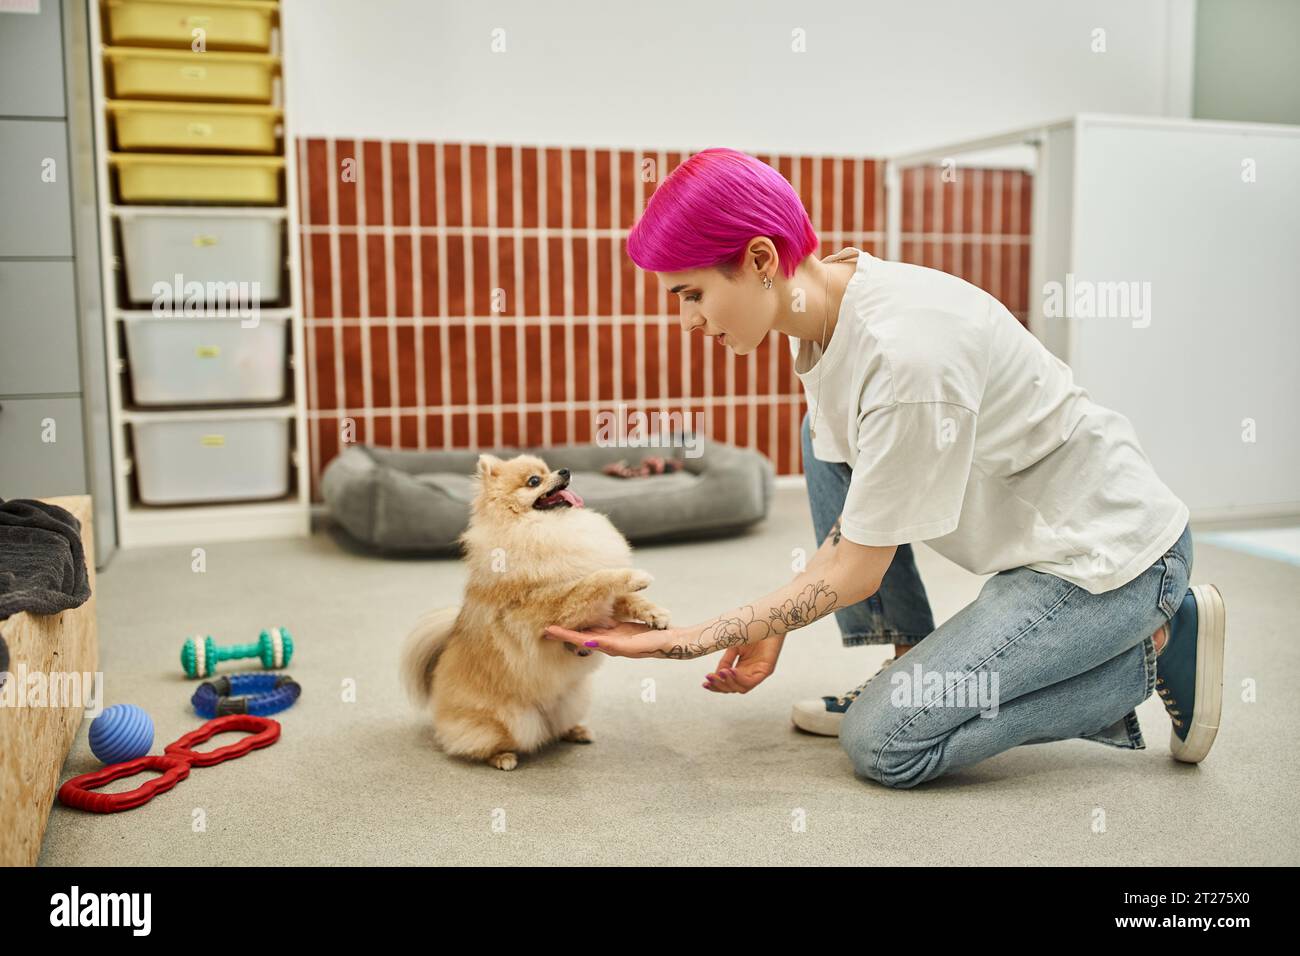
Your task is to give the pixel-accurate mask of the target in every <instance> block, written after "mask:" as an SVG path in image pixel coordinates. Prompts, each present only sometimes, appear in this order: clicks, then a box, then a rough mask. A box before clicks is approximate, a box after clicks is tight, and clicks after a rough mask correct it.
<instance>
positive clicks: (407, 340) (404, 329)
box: [396, 325, 420, 408]
mask: <svg viewBox="0 0 1300 956" xmlns="http://www.w3.org/2000/svg"><path fill="white" fill-rule="evenodd" d="M396 332H397V401H398V404H399V406H400V407H402V408H414V407H416V406H418V405H419V404H420V394H419V391H418V389H417V387H416V385H417V382H416V374H417V372H416V359H417V357H416V354H415V333H416V329H415V326H413V325H399V326H397V329H396Z"/></svg>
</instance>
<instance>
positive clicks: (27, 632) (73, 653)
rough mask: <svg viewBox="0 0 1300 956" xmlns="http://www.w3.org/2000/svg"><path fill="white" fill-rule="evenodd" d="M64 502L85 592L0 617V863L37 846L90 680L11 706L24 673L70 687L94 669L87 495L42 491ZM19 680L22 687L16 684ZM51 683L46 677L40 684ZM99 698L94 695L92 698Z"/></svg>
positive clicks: (32, 855) (24, 862)
mask: <svg viewBox="0 0 1300 956" xmlns="http://www.w3.org/2000/svg"><path fill="white" fill-rule="evenodd" d="M42 500H44V501H48V502H49V503H50V504H55V505H58V506H59V507H61V508H66V509H67V510H68V511H70V512H72V514H74V515H76V516H77V519H78V520H79V521H80V522H81V543H82V546H83V548H84V549H85V553H86V573H87V575H88V576H89V579H90V598H89V599H88V600H87V601H86V603H85V604H82V605H81V606H80V607H75V608H72V609H70V610H67V611H63V612H62V613H60V614H26V613H23V614H15V615H14V616H13V617H11V618H9V619H8V620H5V621H0V634H3V635H4V639H5V642H6V643H7V644H8V645H9V671H10V676H9V678H8V681H7V683H8V684H12V685H14V686H12V687H8V686H6V687H3V688H0V866H32V865H35V863H36V858H37V857H38V856H39V855H40V852H41V840H42V838H44V836H45V824H46V822H47V821H48V819H49V816H50V809H51V807H52V806H53V804H54V795H55V793H56V792H57V790H58V787H59V775H60V773H61V772H62V770H63V762H64V760H65V759H67V756H68V751H69V750H71V749H72V741H73V740H74V739H75V738H76V736H77V730H78V728H79V727H80V726H81V718H82V711H83V710H84V707H83V701H84V700H85V699H87V695H89V694H90V693H92V692H93V690H94V687H93V685H92V686H91V687H87V688H84V689H83V688H82V681H81V679H80V678H78V679H77V680H76V681H75V687H76V688H77V689H78V690H79V691H80V693H79V694H78V695H76V696H75V697H74V698H72V699H67V698H66V697H65V695H64V694H63V693H62V692H61V691H60V692H59V693H57V694H56V695H55V696H56V699H48V698H49V696H50V695H49V694H47V699H46V705H47V706H19V704H20V702H31V701H33V700H34V699H35V698H34V697H33V691H32V689H31V685H32V681H31V680H27V681H25V682H24V681H21V680H20V679H21V678H23V676H24V675H38V676H37V681H38V682H40V681H47V678H48V677H49V675H58V677H59V682H60V684H63V682H64V679H65V677H66V678H67V684H66V685H65V686H67V687H72V686H74V682H73V681H72V680H71V675H73V674H77V675H83V674H89V675H90V676H91V678H92V681H93V678H94V675H95V672H96V671H98V670H99V627H98V624H97V622H96V619H95V542H94V529H93V528H92V526H91V502H90V497H89V496H87V495H76V496H70V497H66V498H45V499H42ZM20 683H27V684H28V687H22V686H18V685H19V684H20ZM53 689H54V687H53V686H52V685H51V684H49V683H47V684H46V690H47V691H48V690H53ZM100 704H101V706H102V701H101V702H100Z"/></svg>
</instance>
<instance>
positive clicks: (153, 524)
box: [89, 0, 310, 547]
mask: <svg viewBox="0 0 1300 956" xmlns="http://www.w3.org/2000/svg"><path fill="white" fill-rule="evenodd" d="M89 10H90V41H91V49H92V51H94V53H93V56H92V59H93V68H92V75H93V83H92V109H93V113H94V122H95V134H96V135H95V143H96V149H95V169H96V178H97V182H98V194H99V229H100V242H101V246H102V249H103V250H104V263H105V265H104V268H103V270H102V280H103V295H104V302H105V322H106V324H107V327H106V329H105V336H104V339H105V353H106V356H107V366H108V372H109V374H108V380H109V428H110V431H111V435H112V451H113V471H114V478H115V480H114V494H115V509H116V513H117V518H118V524H119V529H120V543H121V545H122V546H123V547H134V546H146V545H161V544H181V543H184V544H189V543H202V542H205V541H214V540H231V539H244V538H267V537H283V536H291V535H304V534H307V533H308V532H309V530H310V503H309V497H308V496H309V487H308V476H307V471H306V462H307V461H308V454H307V425H306V376H305V369H306V362H305V358H304V356H305V348H304V341H305V336H304V331H303V320H302V307H301V302H300V297H301V288H302V284H301V281H300V264H299V250H298V242H297V234H298V228H297V209H298V195H297V189H298V185H297V177H296V169H295V165H294V163H293V162H292V161H291V155H292V153H291V149H292V142H293V137H292V131H291V117H290V116H289V115H288V114H287V112H286V111H285V110H284V88H283V79H282V78H283V52H282V50H283V44H282V42H281V37H282V35H283V30H284V24H283V20H282V12H281V10H280V8H279V4H278V3H274V2H270V0H194V2H179V0H89ZM110 17H112V18H114V19H110ZM196 31H202V32H199V33H196ZM196 36H197V37H201V38H202V40H203V43H202V45H201V46H202V48H201V49H199V50H197V51H196V50H195V49H193V48H192V46H193V45H194V42H195V37H196ZM125 69H129V71H130V73H131V76H130V77H127V76H126V75H125V74H124V73H119V72H118V70H125ZM144 220H148V223H147V226H148V229H149V230H150V232H149V235H150V236H152V237H154V238H153V239H152V240H151V241H153V242H154V245H155V246H156V247H158V248H165V249H167V250H169V251H170V254H172V255H174V256H176V257H177V258H176V261H177V262H184V263H186V264H187V266H188V267H190V268H191V269H192V270H193V269H197V270H198V272H199V274H194V272H193V271H191V272H190V273H188V274H182V277H181V279H180V280H179V281H178V282H177V284H176V287H177V288H178V289H179V290H180V291H181V292H182V301H181V302H180V303H176V302H171V301H167V300H165V299H164V298H163V297H162V295H161V294H159V295H155V296H154V297H153V301H152V302H142V301H141V293H140V290H141V289H142V288H144V289H149V288H154V289H156V290H158V291H159V292H160V289H158V287H157V286H156V282H159V281H165V280H164V279H163V278H162V276H161V275H155V274H154V273H156V272H157V270H158V268H160V267H159V266H158V265H157V263H151V264H149V265H148V266H146V265H145V262H146V259H147V257H148V256H147V252H142V251H141V250H142V249H146V246H145V245H142V240H141V239H140V238H139V235H140V233H139V231H138V230H139V229H140V228H141V226H140V223H141V222H142V221H144ZM127 223H129V224H130V225H131V227H132V228H133V229H135V230H137V231H136V232H134V233H133V241H132V242H131V243H130V248H129V249H128V243H127V242H126V236H125V234H124V224H127ZM277 233H278V242H279V252H278V253H277V254H275V255H276V261H275V262H274V269H275V273H274V278H276V279H278V284H279V289H278V293H279V294H278V295H277V296H274V297H272V298H270V299H263V300H262V301H260V302H257V303H255V304H254V303H249V302H248V301H247V300H246V299H245V298H244V296H243V294H244V293H247V292H248V291H250V290H251V289H253V288H257V289H258V290H259V291H261V292H263V293H264V292H265V286H264V285H263V281H264V280H265V279H266V278H267V277H266V275H265V274H263V275H260V277H259V276H256V275H253V272H254V271H256V270H251V269H249V268H248V267H246V266H243V265H241V266H239V267H230V266H221V267H213V266H211V265H210V264H211V263H212V262H215V261H220V255H233V256H239V255H243V256H245V257H247V256H249V255H250V253H249V246H250V244H251V245H256V247H257V248H259V249H265V248H268V247H267V246H266V245H265V243H266V242H267V241H268V240H269V239H270V238H275V237H276V235H277ZM218 248H219V249H220V253H219V254H218V253H217V252H216V250H217V249H218ZM269 248H274V246H273V245H272V246H270V247H269ZM159 261H165V260H159ZM205 263H208V264H209V265H208V269H209V272H210V274H207V275H205V274H203V272H204V264H205ZM146 268H148V269H152V270H153V272H151V273H149V274H145V275H142V273H143V272H144V271H145V270H146ZM132 269H135V274H134V275H133V276H132V277H131V278H132V282H131V285H132V286H133V287H134V291H133V294H128V281H127V280H128V272H130V271H131V270H132ZM213 269H215V273H214V272H213V271H212V270H213ZM264 271H265V270H263V272H264ZM232 273H233V274H232ZM171 278H172V277H171V276H167V277H166V279H167V280H170V279H171ZM149 280H153V281H152V282H151V281H149ZM254 282H256V283H257V285H256V286H254V285H253V283H254ZM193 283H198V285H197V286H195V285H193ZM198 289H202V290H203V291H205V292H215V293H217V296H218V298H220V297H221V296H222V295H224V293H226V292H230V293H234V296H233V297H234V299H235V306H236V307H235V308H233V309H232V308H230V303H229V302H225V301H214V300H211V299H206V297H204V298H205V299H206V301H200V302H198V303H196V302H195V300H194V298H193V296H191V295H190V294H189V293H190V290H198ZM187 303H188V305H189V306H191V307H192V306H194V305H196V304H197V305H198V306H199V308H198V309H194V308H188V309H187V308H186V305H187ZM250 304H251V305H253V309H255V311H252V310H250V309H248V308H247V306H249V305H250ZM235 319H239V320H240V323H241V324H240V326H238V327H235V326H233V325H232V323H233V320H235ZM177 320H185V321H183V322H181V321H177ZM196 320H197V321H196ZM209 321H210V322H212V325H211V327H210V328H205V327H204V326H203V325H202V324H200V323H202V322H209ZM152 322H158V323H169V324H170V326H169V328H167V329H166V333H167V334H166V335H164V336H159V337H158V338H157V339H156V341H157V347H156V348H151V349H149V350H148V351H145V350H139V349H138V350H137V354H135V355H133V354H132V350H131V348H130V347H129V345H128V336H127V329H128V327H129V328H131V329H133V331H134V333H135V335H137V336H144V335H153V334H156V333H159V332H162V331H163V329H162V327H161V325H160V326H159V327H156V328H152V329H151V328H149V323H152ZM264 322H265V323H269V326H268V325H263V323H264ZM277 327H278V328H282V329H283V336H284V338H283V339H282V340H281V341H276V338H275V334H276V329H277ZM254 328H256V330H257V331H256V333H255V334H250V335H249V336H248V337H247V339H244V338H243V337H242V336H240V335H238V334H237V331H238V329H249V330H252V329H254ZM209 340H211V341H209ZM168 349H172V350H174V351H173V352H168V351H167V350H168ZM172 354H174V355H175V360H174V363H173V362H169V361H168V359H169V356H170V355H172ZM133 362H135V363H137V365H136V367H135V368H133V366H132V363H133ZM147 362H152V363H154V364H153V365H152V366H151V367H150V368H149V370H148V372H147V374H148V376H149V378H150V388H149V389H148V396H149V401H148V403H142V402H140V401H138V399H139V397H140V396H139V395H137V394H136V391H135V387H134V386H135V384H136V381H137V380H143V379H144V377H145V375H146V366H145V364H144V363H147ZM187 369H192V370H193V374H189V373H187V371H186V370H187ZM160 373H162V374H160ZM277 374H278V375H279V376H281V377H282V381H283V383H284V384H283V388H282V389H279V388H274V389H271V390H270V391H268V386H267V381H268V376H271V377H272V379H274V376H275V375H277ZM250 383H253V384H250ZM241 388H245V389H246V392H242V393H241V392H240V391H239V390H240V389H241ZM168 389H171V392H170V393H168V391H167V390H168ZM241 394H242V395H244V397H243V398H238V397H235V396H236V395H241ZM268 394H271V395H277V396H278V397H276V398H275V399H274V400H271V401H267V400H265V398H266V395H268ZM214 396H215V397H214ZM279 422H283V432H282V433H276V431H275V429H279V428H280V425H279V424H277V423H279ZM181 426H189V427H181ZM140 429H153V430H154V432H153V433H152V434H150V433H142V432H141V431H140ZM250 429H255V430H256V431H255V432H254V433H253V434H251V435H250V433H249V430H250ZM268 429H272V431H269V432H268ZM142 434H143V435H144V436H145V437H144V438H143V439H142V438H141V435H142ZM268 439H270V440H268ZM169 443H170V444H169ZM146 446H151V447H146ZM160 449H161V450H160ZM268 449H270V451H268ZM143 452H148V453H147V454H144V453H143ZM142 469H143V470H146V471H147V472H148V474H146V475H144V476H143V478H144V480H142V474H141V471H142ZM268 488H272V489H274V491H273V492H272V493H273V494H274V497H266V494H267V490H268ZM281 488H283V489H284V491H283V494H279V493H278V492H279V491H280V489H281ZM151 500H152V501H153V503H150V501H151ZM164 502H166V503H164Z"/></svg>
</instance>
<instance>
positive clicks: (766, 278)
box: [763, 272, 772, 289]
mask: <svg viewBox="0 0 1300 956" xmlns="http://www.w3.org/2000/svg"><path fill="white" fill-rule="evenodd" d="M763 288H764V289H770V288H772V279H771V277H770V276H768V274H767V273H766V272H764V273H763Z"/></svg>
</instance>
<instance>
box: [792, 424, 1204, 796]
mask: <svg viewBox="0 0 1300 956" xmlns="http://www.w3.org/2000/svg"><path fill="white" fill-rule="evenodd" d="M803 462H804V474H805V476H806V478H807V482H808V499H809V502H810V504H811V507H812V517H813V527H814V530H815V532H816V535H817V543H818V546H819V547H820V545H821V543H822V541H824V540H825V538H826V535H827V533H828V532H829V531H830V528H831V526H832V525H833V524H834V523H835V519H836V518H837V517H839V515H840V513H841V512H842V511H843V508H844V499H845V495H846V494H847V491H848V486H849V479H850V477H851V474H852V471H851V469H850V467H849V465H848V464H847V463H845V462H823V461H819V460H818V459H817V458H816V457H815V456H814V455H813V450H812V440H811V437H810V435H809V433H808V416H807V415H805V416H804V420H803ZM1191 568H1192V532H1191V526H1190V525H1188V527H1187V528H1185V529H1184V530H1183V533H1182V536H1181V537H1180V538H1179V539H1178V541H1177V542H1175V543H1174V545H1173V547H1171V548H1170V549H1169V550H1168V551H1166V552H1165V553H1164V554H1163V555H1161V556H1160V558H1158V559H1157V560H1156V561H1155V562H1154V563H1153V564H1152V565H1151V566H1150V567H1149V568H1147V569H1146V570H1145V571H1144V572H1142V574H1140V575H1138V576H1137V577H1136V578H1134V579H1133V580H1132V581H1130V582H1129V583H1128V584H1125V585H1124V586H1122V587H1118V588H1115V589H1113V590H1110V591H1106V592H1105V593H1103V594H1091V593H1089V592H1088V591H1086V590H1084V589H1083V588H1081V587H1079V586H1078V585H1075V584H1071V583H1070V582H1068V581H1066V580H1064V579H1062V578H1058V577H1057V576H1055V575H1053V574H1047V573H1045V572H1042V571H1034V570H1032V569H1030V568H1025V567H1020V568H1011V569H1009V570H1006V571H1001V572H999V573H997V574H994V575H993V576H991V577H990V578H989V579H988V580H986V581H985V582H984V586H983V587H982V588H981V589H980V592H979V595H978V596H977V597H976V598H975V600H974V601H972V602H971V603H970V604H968V605H967V606H966V607H964V608H962V609H961V610H960V611H958V612H957V613H956V614H954V615H953V616H952V617H951V618H949V619H948V620H947V621H945V622H944V623H943V624H942V625H941V626H939V627H937V628H936V627H935V626H934V618H933V616H932V614H931V611H930V602H929V599H928V598H927V596H926V593H925V588H924V586H923V585H922V584H921V578H920V575H919V574H918V573H917V570H916V563H915V560H914V558H913V555H912V547H911V545H908V544H903V545H899V546H898V549H897V551H896V552H895V554H894V561H893V563H892V564H891V565H890V566H889V570H888V571H886V572H885V576H884V579H883V580H882V581H881V585H880V589H879V590H878V591H877V592H876V594H874V595H873V596H871V597H870V598H867V599H866V600H864V601H861V602H859V603H858V604H854V605H852V606H850V607H846V608H840V609H839V610H837V611H835V612H834V613H835V618H836V621H837V623H838V624H839V627H840V634H841V638H842V640H843V642H844V644H845V646H852V645H857V644H886V643H897V644H914V645H916V646H914V647H912V648H911V649H910V650H908V651H907V653H905V654H904V655H902V656H901V657H899V658H898V659H897V660H896V661H895V662H894V663H893V664H891V665H890V667H889V668H888V669H887V670H885V671H884V672H882V673H881V674H880V675H879V676H878V677H876V678H875V679H874V680H872V681H871V682H870V683H868V684H867V685H866V687H864V688H863V690H862V693H861V694H859V695H858V697H857V699H856V700H855V701H854V702H853V703H852V704H851V705H850V706H849V708H848V710H847V711H846V712H845V714H844V720H843V723H842V724H841V725H840V745H841V746H842V747H843V748H844V750H845V751H846V752H847V753H848V755H849V757H850V758H852V760H853V765H854V770H855V773H856V774H857V775H858V776H860V777H864V778H867V779H870V780H874V781H876V782H878V783H882V784H884V785H886V786H889V787H914V786H916V785H917V784H919V783H924V782H925V781H927V780H933V779H934V778H935V777H938V776H941V775H942V774H945V773H949V772H951V771H953V770H958V769H960V768H961V767H966V766H969V765H970V764H973V763H976V762H978V761H980V760H984V759H985V758H986V757H992V756H993V755H994V754H998V753H1001V752H1002V751H1004V750H1009V749H1010V748H1012V747H1015V746H1017V745H1019V744H1037V743H1046V742H1048V741H1052V740H1072V739H1074V738H1081V739H1083V740H1094V741H1097V742H1098V743H1103V744H1108V745H1110V746H1112V747H1121V748H1126V749H1131V750H1138V749H1143V748H1145V747H1146V743H1145V741H1144V740H1143V738H1142V730H1141V728H1140V727H1139V725H1138V719H1137V714H1136V712H1135V708H1136V707H1137V705H1138V704H1140V703H1141V702H1142V701H1144V700H1146V699H1147V698H1148V697H1149V696H1151V692H1152V691H1153V690H1154V689H1155V681H1156V652H1155V643H1154V642H1153V640H1152V635H1153V634H1154V633H1155V631H1156V630H1157V629H1158V628H1159V627H1160V625H1162V624H1164V623H1165V622H1166V621H1168V620H1169V619H1170V618H1171V617H1173V615H1174V612H1175V611H1177V610H1178V607H1179V605H1180V604H1181V603H1182V600H1183V595H1184V594H1185V593H1186V592H1187V585H1188V580H1189V577H1190V574H1191Z"/></svg>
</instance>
